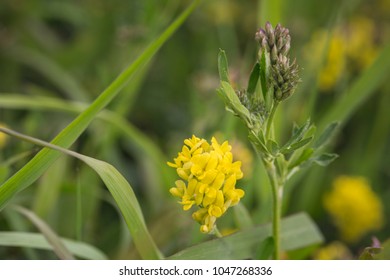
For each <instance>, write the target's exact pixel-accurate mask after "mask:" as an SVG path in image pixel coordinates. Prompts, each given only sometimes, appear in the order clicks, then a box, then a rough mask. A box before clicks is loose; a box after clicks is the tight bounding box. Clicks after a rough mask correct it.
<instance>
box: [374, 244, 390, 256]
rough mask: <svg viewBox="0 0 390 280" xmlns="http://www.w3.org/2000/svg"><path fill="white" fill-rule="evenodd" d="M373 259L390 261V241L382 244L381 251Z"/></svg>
mask: <svg viewBox="0 0 390 280" xmlns="http://www.w3.org/2000/svg"><path fill="white" fill-rule="evenodd" d="M374 259H376V260H390V239H388V240H387V241H385V242H384V243H383V244H382V250H381V251H380V252H379V253H378V254H377V255H374Z"/></svg>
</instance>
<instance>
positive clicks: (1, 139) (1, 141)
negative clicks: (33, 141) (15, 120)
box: [0, 123, 8, 148]
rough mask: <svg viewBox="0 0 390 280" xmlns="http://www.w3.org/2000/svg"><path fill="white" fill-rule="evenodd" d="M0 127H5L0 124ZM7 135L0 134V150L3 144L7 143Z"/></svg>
mask: <svg viewBox="0 0 390 280" xmlns="http://www.w3.org/2000/svg"><path fill="white" fill-rule="evenodd" d="M0 127H4V128H6V127H7V126H6V125H5V124H2V123H0ZM7 138H8V136H7V134H5V133H2V132H0V148H2V147H4V146H5V143H6V142H7Z"/></svg>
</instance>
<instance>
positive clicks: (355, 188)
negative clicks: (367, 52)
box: [324, 176, 383, 242]
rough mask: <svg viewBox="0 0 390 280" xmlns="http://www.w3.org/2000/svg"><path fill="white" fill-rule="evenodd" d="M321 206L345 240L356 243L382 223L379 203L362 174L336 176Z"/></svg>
mask: <svg viewBox="0 0 390 280" xmlns="http://www.w3.org/2000/svg"><path fill="white" fill-rule="evenodd" d="M324 206H325V209H326V210H327V211H328V212H329V214H330V215H331V217H332V218H333V221H334V223H335V225H336V226H337V228H338V229H339V230H340V233H341V237H342V238H343V239H344V240H345V241H348V242H356V241H358V240H359V239H360V238H361V237H363V236H364V235H365V234H366V233H368V232H370V231H372V230H378V229H380V228H381V227H382V225H383V212H382V203H381V201H380V199H379V198H378V196H377V195H376V194H375V193H374V192H373V191H372V189H371V187H370V185H369V184H368V182H367V180H366V179H365V178H363V177H348V176H340V177H338V178H336V180H334V182H333V186H332V190H331V192H330V193H328V194H327V195H326V196H325V197H324Z"/></svg>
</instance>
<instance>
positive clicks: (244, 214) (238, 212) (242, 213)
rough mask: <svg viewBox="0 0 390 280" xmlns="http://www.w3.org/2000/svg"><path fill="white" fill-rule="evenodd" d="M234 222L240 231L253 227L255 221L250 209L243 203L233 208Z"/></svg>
mask: <svg viewBox="0 0 390 280" xmlns="http://www.w3.org/2000/svg"><path fill="white" fill-rule="evenodd" d="M233 212H234V220H235V222H236V224H237V225H238V227H239V228H240V229H246V228H250V227H252V226H253V221H252V218H251V216H250V213H249V211H248V209H247V208H246V207H245V205H244V204H243V203H238V204H237V205H235V206H234V207H233Z"/></svg>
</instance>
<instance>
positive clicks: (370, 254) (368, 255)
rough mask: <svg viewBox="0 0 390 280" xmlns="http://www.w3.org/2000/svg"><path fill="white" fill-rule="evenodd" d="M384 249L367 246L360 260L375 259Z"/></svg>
mask: <svg viewBox="0 0 390 280" xmlns="http://www.w3.org/2000/svg"><path fill="white" fill-rule="evenodd" d="M381 251H382V248H377V247H366V248H364V250H363V253H361V254H360V256H359V260H374V259H375V257H376V255H378V254H379V253H380V252H381Z"/></svg>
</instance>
